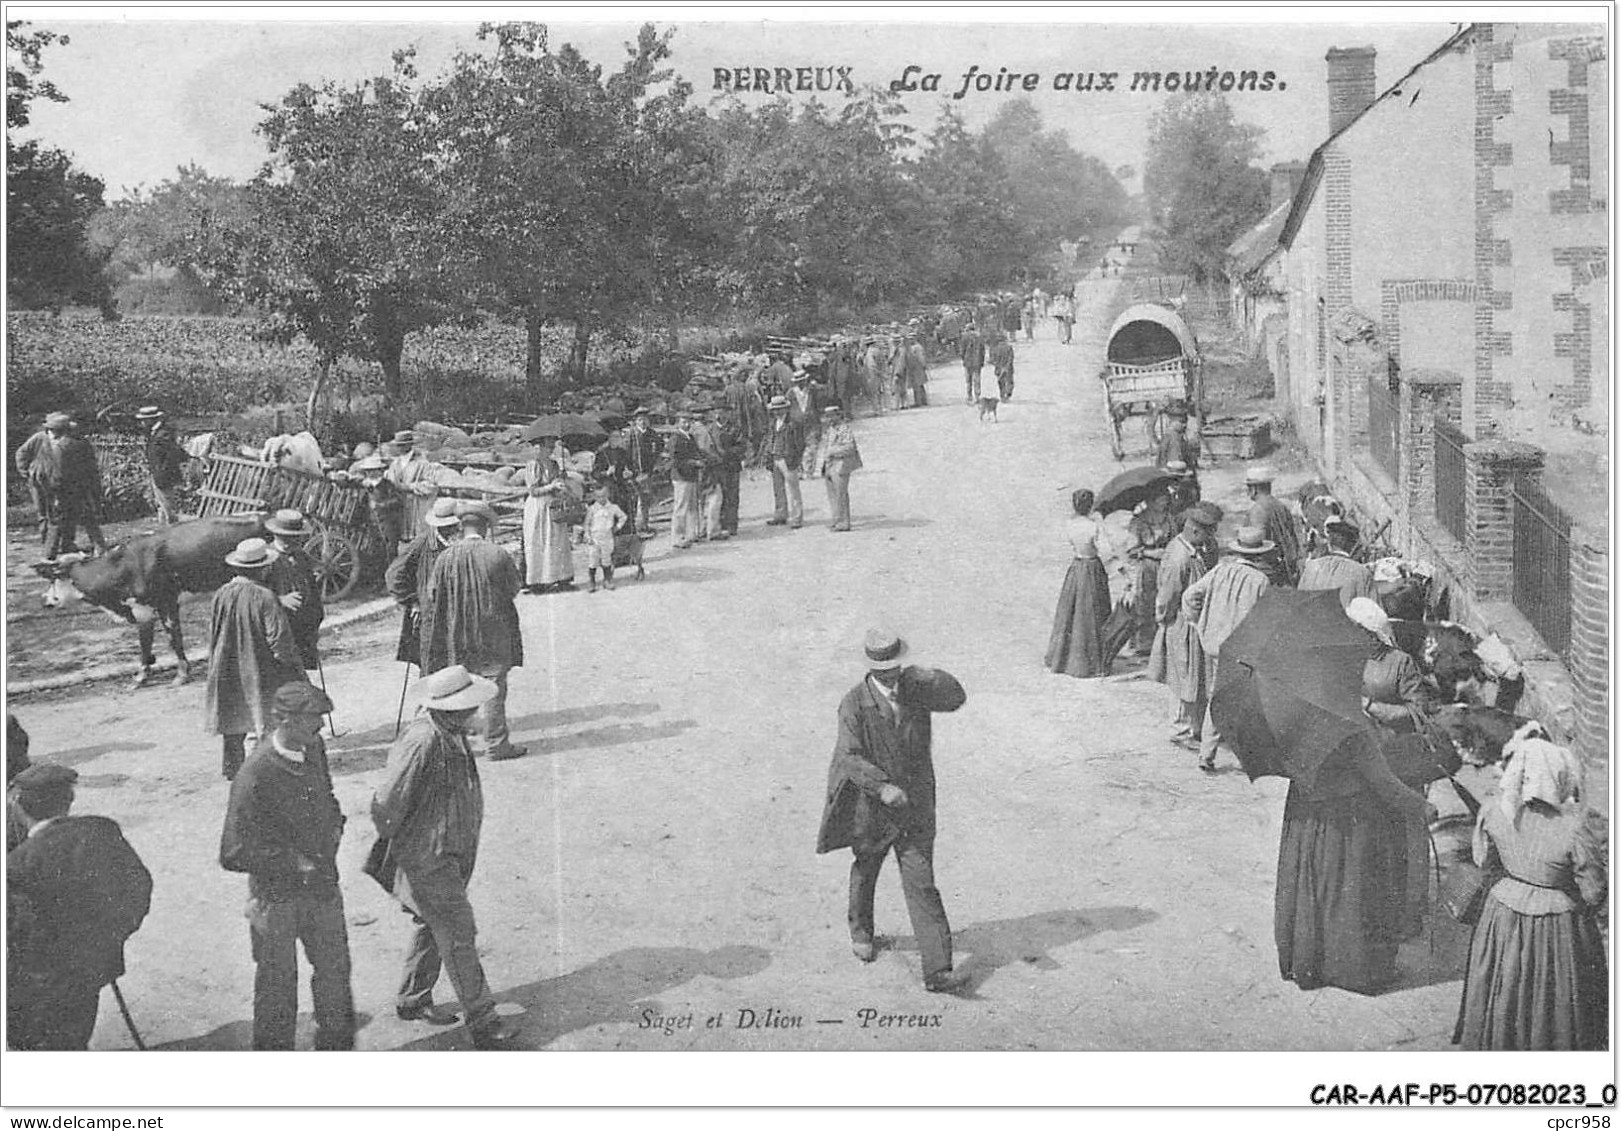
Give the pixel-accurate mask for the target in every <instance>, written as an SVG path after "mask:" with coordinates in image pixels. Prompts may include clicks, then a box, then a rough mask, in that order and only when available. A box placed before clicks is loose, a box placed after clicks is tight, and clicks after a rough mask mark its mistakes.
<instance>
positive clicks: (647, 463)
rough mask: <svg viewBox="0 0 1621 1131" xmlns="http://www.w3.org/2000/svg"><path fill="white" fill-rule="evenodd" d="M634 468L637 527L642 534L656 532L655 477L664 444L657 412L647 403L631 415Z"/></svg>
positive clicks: (632, 468) (630, 458)
mask: <svg viewBox="0 0 1621 1131" xmlns="http://www.w3.org/2000/svg"><path fill="white" fill-rule="evenodd" d="M627 441H628V445H627V446H628V449H629V456H628V458H629V460H630V469H631V471H632V472H634V473H635V479H634V483H635V485H636V529H637V531H638V532H640V533H642V534H651V533H653V519H652V506H653V488H652V486H651V480H652V478H653V473H654V472H655V471H656V470H658V465H659V456H660V455H661V454H662V452H663V446H662V445H661V444H660V442H659V434H658V433H657V432H655V431H653V414H652V412H651V411H650V410H649V409H648V407H647V406H646V405H643V406H642V407H641V408H638V409H637V410H636V411H635V412H634V413H633V414H632V415H631V418H630V435H629V436H628V437H627Z"/></svg>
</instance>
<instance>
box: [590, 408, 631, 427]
mask: <svg viewBox="0 0 1621 1131" xmlns="http://www.w3.org/2000/svg"><path fill="white" fill-rule="evenodd" d="M592 415H593V416H594V417H596V421H597V423H598V424H600V425H602V426H603V427H604V428H606V429H607V430H608V431H609V432H617V431H619V430H620V429H621V428H629V427H630V417H628V416H626V415H625V414H624V413H622V412H615V411H613V410H612V409H601V410H599V411H597V412H595V413H593V414H592Z"/></svg>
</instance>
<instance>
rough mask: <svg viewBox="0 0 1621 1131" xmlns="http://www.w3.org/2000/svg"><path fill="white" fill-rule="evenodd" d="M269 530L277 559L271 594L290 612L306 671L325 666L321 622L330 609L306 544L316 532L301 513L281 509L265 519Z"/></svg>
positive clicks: (294, 637) (290, 619)
mask: <svg viewBox="0 0 1621 1131" xmlns="http://www.w3.org/2000/svg"><path fill="white" fill-rule="evenodd" d="M265 529H266V530H268V531H269V532H270V534H271V535H272V537H274V539H275V542H274V546H275V549H276V560H275V561H274V562H272V563H271V564H270V591H271V592H272V593H274V594H275V595H276V600H277V601H279V602H281V607H282V608H284V609H286V610H287V622H288V624H290V625H291V626H292V629H293V643H294V644H296V645H297V646H298V656H299V659H300V660H301V661H303V664H304V670H305V671H313V670H315V669H316V668H318V667H320V665H321V648H320V638H321V621H323V620H325V619H326V608H325V606H324V604H323V602H322V599H321V582H320V579H319V578H317V577H316V576H315V563H314V562H313V561H311V560H310V556H309V555H308V554H306V553H305V552H304V545H305V543H306V542H307V541H308V540H309V536H310V535H311V534H313V533H315V531H314V530H313V529H311V527H310V524H309V523H308V522H306V521H305V520H304V515H303V513H302V512H300V511H296V510H292V509H288V510H279V511H277V512H276V513H275V514H273V515H271V516H270V517H269V518H268V519H266V520H265Z"/></svg>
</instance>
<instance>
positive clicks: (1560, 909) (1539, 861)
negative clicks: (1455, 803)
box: [1453, 722, 1609, 1050]
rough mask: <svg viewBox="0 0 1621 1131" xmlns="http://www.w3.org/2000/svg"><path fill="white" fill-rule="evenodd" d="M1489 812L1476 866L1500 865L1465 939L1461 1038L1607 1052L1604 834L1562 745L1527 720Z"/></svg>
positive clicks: (1484, 1045)
mask: <svg viewBox="0 0 1621 1131" xmlns="http://www.w3.org/2000/svg"><path fill="white" fill-rule="evenodd" d="M1503 754H1504V758H1505V768H1504V771H1503V779H1502V782H1501V783H1500V785H1499V787H1498V794H1497V797H1496V799H1495V800H1494V801H1492V802H1490V803H1488V804H1486V805H1484V806H1482V807H1481V811H1480V819H1479V824H1478V825H1477V826H1476V828H1475V845H1474V852H1475V862H1476V863H1477V864H1479V865H1480V866H1481V867H1483V868H1487V869H1488V870H1500V871H1502V872H1503V873H1504V875H1503V878H1502V879H1500V880H1498V881H1497V882H1496V883H1495V884H1494V885H1493V886H1492V889H1491V891H1490V893H1488V895H1487V896H1486V903H1485V907H1484V909H1483V910H1482V911H1481V914H1480V922H1479V923H1478V924H1477V925H1476V926H1475V933H1474V937H1473V938H1472V939H1471V940H1470V944H1469V969H1468V971H1467V973H1466V974H1465V976H1464V984H1463V985H1464V989H1463V1001H1462V1004H1461V1007H1460V1010H1459V1015H1458V1026H1457V1029H1456V1030H1455V1031H1454V1032H1453V1041H1454V1042H1455V1043H1458V1044H1461V1045H1462V1046H1463V1047H1464V1048H1466V1049H1531V1050H1543V1049H1603V1048H1605V1047H1606V1039H1607V1033H1608V1029H1609V1016H1608V1007H1609V999H1608V994H1609V974H1608V969H1607V965H1606V961H1605V954H1604V942H1603V939H1602V938H1601V936H1600V934H1599V927H1598V924H1599V921H1600V918H1601V917H1602V915H1603V913H1604V906H1605V903H1606V901H1607V899H1608V897H1609V875H1608V872H1607V868H1606V864H1605V860H1606V845H1605V843H1604V841H1605V832H1604V830H1603V828H1602V825H1601V819H1595V817H1596V815H1595V814H1593V813H1591V812H1590V811H1589V810H1588V808H1587V806H1586V804H1585V803H1584V800H1583V794H1582V785H1583V778H1584V776H1585V775H1584V772H1583V768H1582V764H1581V762H1580V760H1579V759H1578V758H1577V757H1576V756H1575V755H1574V754H1573V753H1572V752H1571V751H1570V750H1569V749H1568V748H1566V747H1564V746H1559V745H1557V744H1555V743H1553V742H1550V741H1549V740H1548V738H1547V734H1546V732H1545V731H1543V729H1542V727H1541V724H1539V723H1534V722H1533V723H1527V724H1526V725H1525V726H1523V727H1521V728H1520V729H1519V730H1518V731H1516V732H1515V734H1514V737H1513V738H1511V739H1510V740H1509V742H1508V744H1507V745H1506V746H1505V747H1504V748H1503Z"/></svg>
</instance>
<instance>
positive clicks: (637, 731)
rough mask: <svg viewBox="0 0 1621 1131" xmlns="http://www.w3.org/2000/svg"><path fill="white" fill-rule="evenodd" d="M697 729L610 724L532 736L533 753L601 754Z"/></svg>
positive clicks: (683, 722) (680, 724)
mask: <svg viewBox="0 0 1621 1131" xmlns="http://www.w3.org/2000/svg"><path fill="white" fill-rule="evenodd" d="M697 725H698V723H697V721H696V720H694V719H673V720H671V721H670V722H667V723H658V724H657V725H654V726H648V725H647V724H645V723H613V724H611V725H609V726H605V727H597V728H596V729H594V730H582V731H577V732H575V733H574V734H565V735H560V736H558V737H557V738H555V739H548V738H546V737H544V736H536V737H537V738H538V739H539V742H540V747H539V750H538V751H537V752H538V753H541V754H562V753H564V752H565V751H569V750H602V749H605V748H607V747H609V746H626V745H629V744H630V743H633V742H656V741H658V740H659V739H661V738H674V737H675V736H676V735H678V734H680V733H681V732H682V731H684V730H691V729H692V728H693V727H695V726H697ZM512 733H513V734H514V735H517V734H518V728H517V727H513V728H512Z"/></svg>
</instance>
